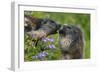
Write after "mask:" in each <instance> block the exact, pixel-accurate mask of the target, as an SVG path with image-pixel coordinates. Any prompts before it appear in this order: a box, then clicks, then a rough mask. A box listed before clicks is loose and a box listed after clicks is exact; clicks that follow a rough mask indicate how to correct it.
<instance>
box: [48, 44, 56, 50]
mask: <svg viewBox="0 0 100 73" xmlns="http://www.w3.org/2000/svg"><path fill="white" fill-rule="evenodd" d="M48 48H50V49H55V48H56V47H55V46H54V45H51V44H50V45H48Z"/></svg>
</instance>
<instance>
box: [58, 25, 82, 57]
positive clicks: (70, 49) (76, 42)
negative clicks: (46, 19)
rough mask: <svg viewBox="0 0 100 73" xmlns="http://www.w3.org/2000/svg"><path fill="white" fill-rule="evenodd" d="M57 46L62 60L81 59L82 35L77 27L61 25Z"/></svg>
mask: <svg viewBox="0 0 100 73" xmlns="http://www.w3.org/2000/svg"><path fill="white" fill-rule="evenodd" d="M59 44H60V49H61V53H62V59H82V58H83V46H84V42H83V34H82V31H81V29H80V28H79V27H76V26H74V25H63V26H62V27H61V29H60V30H59Z"/></svg>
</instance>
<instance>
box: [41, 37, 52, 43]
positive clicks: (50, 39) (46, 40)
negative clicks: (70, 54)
mask: <svg viewBox="0 0 100 73" xmlns="http://www.w3.org/2000/svg"><path fill="white" fill-rule="evenodd" d="M42 41H43V42H53V41H54V39H53V38H42Z"/></svg>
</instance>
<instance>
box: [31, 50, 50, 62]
mask: <svg viewBox="0 0 100 73" xmlns="http://www.w3.org/2000/svg"><path fill="white" fill-rule="evenodd" d="M46 56H48V53H47V52H40V53H39V54H37V55H36V56H33V57H32V59H39V60H43V58H45V57H46Z"/></svg>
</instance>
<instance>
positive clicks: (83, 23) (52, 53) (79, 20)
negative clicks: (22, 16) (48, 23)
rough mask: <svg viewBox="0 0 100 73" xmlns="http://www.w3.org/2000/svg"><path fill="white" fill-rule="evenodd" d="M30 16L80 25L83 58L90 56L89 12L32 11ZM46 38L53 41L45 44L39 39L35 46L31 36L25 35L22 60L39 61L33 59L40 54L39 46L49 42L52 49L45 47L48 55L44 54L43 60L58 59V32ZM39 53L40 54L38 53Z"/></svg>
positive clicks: (59, 55) (44, 45)
mask: <svg viewBox="0 0 100 73" xmlns="http://www.w3.org/2000/svg"><path fill="white" fill-rule="evenodd" d="M31 15H32V16H34V17H37V18H50V19H52V20H54V21H56V22H57V23H60V24H61V25H63V24H69V25H70V24H71V25H75V26H80V27H81V28H82V30H83V33H84V41H85V46H84V58H85V59H87V58H90V14H82V13H59V12H36V11H33V12H32V13H31ZM47 38H53V39H54V40H53V42H48V43H47V44H45V43H43V42H42V41H39V44H38V45H37V47H34V43H33V41H32V38H30V37H28V36H27V35H25V38H24V39H25V40H24V44H25V45H24V60H25V61H34V60H35V61H39V60H41V59H33V58H34V57H35V58H36V57H37V56H36V55H40V54H41V53H40V52H41V46H42V48H44V47H46V46H48V45H49V44H53V45H54V46H55V47H54V49H50V48H49V49H46V50H45V52H47V53H48V54H49V55H48V56H47V54H45V56H46V57H45V58H43V60H59V59H60V57H61V53H60V49H59V45H58V40H59V39H58V34H54V35H50V36H48V37H47ZM39 53H40V54H39Z"/></svg>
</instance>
